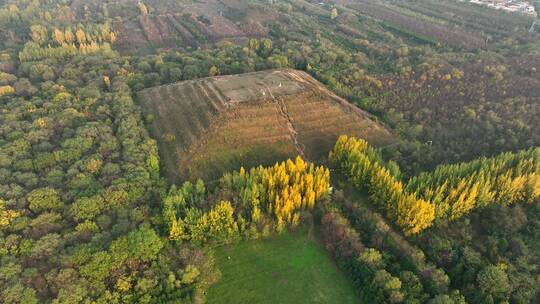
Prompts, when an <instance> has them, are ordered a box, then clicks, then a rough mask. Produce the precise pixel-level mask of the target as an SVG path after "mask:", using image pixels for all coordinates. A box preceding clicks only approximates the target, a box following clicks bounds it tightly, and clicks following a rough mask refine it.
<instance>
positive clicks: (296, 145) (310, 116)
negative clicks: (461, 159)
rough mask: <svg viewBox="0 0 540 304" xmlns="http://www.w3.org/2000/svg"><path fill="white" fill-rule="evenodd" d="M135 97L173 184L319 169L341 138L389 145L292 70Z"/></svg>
mask: <svg viewBox="0 0 540 304" xmlns="http://www.w3.org/2000/svg"><path fill="white" fill-rule="evenodd" d="M138 96H139V99H140V101H141V103H142V104H143V107H144V108H145V110H146V112H147V113H149V114H152V115H153V116H154V121H153V126H152V129H153V132H154V135H155V137H156V138H158V139H159V140H160V146H161V153H162V159H163V162H164V168H165V171H166V173H167V175H168V177H169V178H170V179H171V181H175V180H176V179H178V178H179V177H184V178H185V177H189V178H193V177H206V178H213V177H216V176H219V175H220V174H221V173H222V172H224V171H228V170H232V169H236V168H238V167H239V166H245V167H251V166H254V165H258V164H263V165H264V164H270V163H273V162H275V161H276V160H281V159H284V158H288V157H294V156H295V155H298V154H299V155H302V156H304V157H305V158H307V159H309V160H313V161H320V160H323V159H324V158H325V156H326V155H327V153H328V151H329V150H330V149H331V147H332V146H333V144H334V143H335V141H336V139H337V137H338V136H339V135H341V134H349V135H355V136H358V137H362V138H365V139H366V140H368V141H369V142H370V143H371V144H373V145H375V146H384V145H387V144H390V143H392V142H393V141H394V138H393V137H392V135H391V134H390V133H389V131H388V130H387V129H386V128H385V127H384V126H382V125H380V124H378V123H376V122H374V121H373V120H372V119H371V117H370V116H369V115H368V114H367V113H365V112H363V111H362V110H360V109H358V108H356V107H354V106H352V105H350V104H349V103H348V102H347V101H345V100H343V99H341V98H339V97H337V96H336V95H334V94H333V93H331V92H330V91H328V90H327V89H326V88H325V87H324V86H322V85H321V84H320V83H319V82H317V81H316V80H315V79H313V78H312V77H311V76H309V75H308V74H307V73H304V72H300V71H295V70H289V69H283V70H271V71H263V72H255V73H248V74H241V75H234V76H222V77H210V78H203V79H198V80H190V81H184V82H179V83H176V84H172V85H164V86H159V87H153V88H149V89H145V90H143V91H141V92H140V93H139V95H138ZM180 172H187V176H179V174H180ZM210 172H212V176H209V173H210Z"/></svg>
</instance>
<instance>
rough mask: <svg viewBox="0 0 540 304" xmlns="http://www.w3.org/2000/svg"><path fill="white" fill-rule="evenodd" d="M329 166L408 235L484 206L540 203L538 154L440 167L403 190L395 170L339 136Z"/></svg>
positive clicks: (370, 151)
mask: <svg viewBox="0 0 540 304" xmlns="http://www.w3.org/2000/svg"><path fill="white" fill-rule="evenodd" d="M329 161H330V163H331V164H332V165H333V166H334V167H337V168H339V169H341V170H342V172H343V173H344V174H345V175H347V176H348V177H349V179H350V180H351V182H352V183H353V184H354V185H355V186H356V187H358V188H360V189H362V190H365V191H367V192H368V193H369V195H370V198H371V200H372V202H373V203H374V204H376V205H377V206H378V207H379V208H381V209H383V210H385V211H386V214H387V216H388V217H389V218H390V219H392V220H393V221H395V222H396V224H397V225H399V226H400V227H401V228H402V229H403V231H404V232H405V233H406V234H409V235H410V234H416V233H418V232H420V231H422V230H423V229H425V228H427V227H429V226H431V225H432V224H433V222H434V221H435V220H446V219H448V220H454V219H457V218H459V217H461V216H463V215H465V214H467V213H469V212H470V211H471V210H473V209H475V208H479V207H484V206H486V205H488V204H493V203H498V204H506V205H510V204H514V203H532V202H535V201H537V200H538V199H539V198H540V148H536V149H530V150H525V151H520V152H518V153H503V154H500V155H498V156H495V157H492V158H485V157H484V158H479V159H477V160H474V161H472V162H468V163H459V164H454V165H441V166H439V167H437V168H436V169H435V170H434V171H432V172H425V173H422V174H420V175H418V176H415V177H412V178H410V179H409V180H408V182H407V183H406V185H404V184H403V183H402V181H401V180H399V178H398V176H399V175H398V174H399V169H398V168H396V164H395V163H385V162H384V161H383V160H382V158H381V156H380V154H379V152H378V151H377V150H376V149H374V148H372V147H370V146H369V145H368V143H367V142H366V141H365V140H363V139H356V138H354V137H347V136H341V137H340V138H339V139H338V141H337V143H336V145H335V147H334V149H333V150H332V151H331V152H330V156H329ZM394 172H397V173H394Z"/></svg>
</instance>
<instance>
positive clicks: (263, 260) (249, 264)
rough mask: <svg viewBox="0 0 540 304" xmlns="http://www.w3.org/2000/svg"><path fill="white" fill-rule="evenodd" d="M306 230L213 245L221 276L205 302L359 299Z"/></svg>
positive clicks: (298, 303) (313, 302) (344, 301)
mask: <svg viewBox="0 0 540 304" xmlns="http://www.w3.org/2000/svg"><path fill="white" fill-rule="evenodd" d="M307 230H308V229H306V228H304V229H299V231H297V232H293V233H288V232H287V233H284V234H282V235H278V236H275V237H272V238H270V239H265V240H256V241H244V242H241V243H239V244H236V245H232V246H225V247H219V248H217V249H216V262H217V266H218V268H219V269H220V271H221V273H222V276H221V279H220V281H219V282H218V283H216V284H215V285H212V286H211V287H210V289H209V290H208V297H207V302H208V303H209V304H221V303H227V304H240V303H260V304H264V303H268V304H273V303H282V304H287V303H295V304H302V303H310V304H317V303H320V304H323V303H341V304H348V303H351V304H352V303H359V302H360V299H359V298H358V296H357V295H356V294H355V291H354V287H353V286H352V284H351V282H349V281H348V279H347V278H346V276H345V275H344V274H343V273H342V272H340V271H339V269H338V268H337V266H336V265H335V264H334V263H333V261H332V260H331V258H330V257H329V256H328V254H327V253H326V252H325V250H324V248H323V247H322V245H321V244H319V243H318V242H317V241H316V240H315V239H314V237H313V236H311V235H310V233H309V232H308V231H307Z"/></svg>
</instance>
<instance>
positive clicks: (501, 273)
mask: <svg viewBox="0 0 540 304" xmlns="http://www.w3.org/2000/svg"><path fill="white" fill-rule="evenodd" d="M476 281H477V283H478V287H479V288H480V290H481V291H482V292H484V293H485V294H488V295H491V296H493V297H495V298H498V297H500V296H503V295H504V294H506V293H507V292H508V291H509V290H510V283H509V281H508V275H507V274H506V271H505V270H504V268H503V266H502V265H498V266H495V265H489V266H487V267H485V268H484V269H482V270H480V272H479V273H478V275H477V277H476Z"/></svg>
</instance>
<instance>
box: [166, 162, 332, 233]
mask: <svg viewBox="0 0 540 304" xmlns="http://www.w3.org/2000/svg"><path fill="white" fill-rule="evenodd" d="M329 189H330V172H329V170H328V169H327V168H325V167H323V166H318V167H315V166H314V165H313V164H308V163H306V162H305V161H304V160H303V159H302V158H300V157H297V158H296V159H295V160H294V161H292V160H287V161H285V162H281V163H276V164H275V165H274V166H271V167H268V168H263V167H262V166H259V167H256V168H252V169H251V170H249V171H246V170H245V169H243V168H241V169H240V170H239V171H236V172H232V173H227V174H225V175H224V176H223V177H222V178H221V179H220V181H219V185H218V186H217V189H216V191H215V193H214V194H213V196H212V198H213V200H214V201H219V203H218V204H214V205H213V204H211V203H209V202H208V201H206V198H205V192H206V190H205V188H204V184H203V183H202V181H198V182H197V183H196V184H195V185H193V184H191V183H189V182H187V183H185V184H184V185H183V186H182V187H181V188H179V189H177V188H176V187H173V188H171V191H169V194H168V195H167V196H166V197H165V198H164V209H163V210H164V218H165V220H166V221H167V224H168V226H169V238H170V239H173V240H182V239H184V240H188V239H189V240H192V241H194V242H196V243H202V242H206V241H218V242H227V241H231V240H232V239H234V238H235V237H237V236H238V235H239V234H240V233H243V232H244V231H247V230H249V233H251V234H253V233H257V232H258V231H259V230H261V229H267V228H268V225H269V224H270V223H271V224H272V226H273V227H275V229H276V230H277V231H282V230H283V229H285V228H286V227H287V226H288V225H296V224H298V223H299V221H300V212H301V211H302V210H310V209H313V208H314V206H315V204H316V202H317V201H318V200H320V199H322V198H324V197H325V196H326V195H328V192H329ZM206 205H213V206H212V207H208V206H206ZM205 209H207V210H208V211H206V212H204V211H203V210H205ZM263 233H264V232H263Z"/></svg>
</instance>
